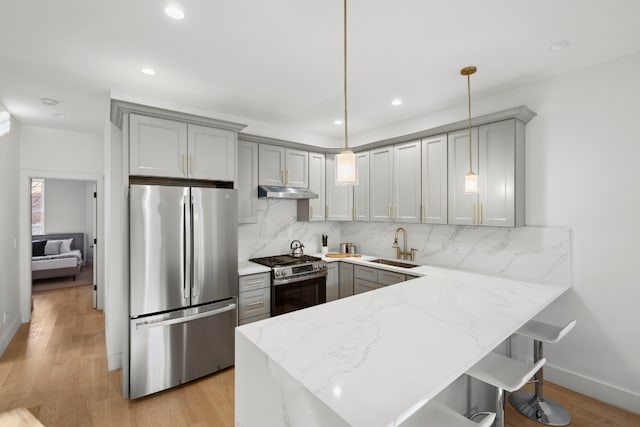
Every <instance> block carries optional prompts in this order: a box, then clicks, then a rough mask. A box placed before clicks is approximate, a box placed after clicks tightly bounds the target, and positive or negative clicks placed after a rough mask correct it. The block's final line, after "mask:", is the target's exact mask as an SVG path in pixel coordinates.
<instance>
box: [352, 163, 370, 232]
mask: <svg viewBox="0 0 640 427" xmlns="http://www.w3.org/2000/svg"><path fill="white" fill-rule="evenodd" d="M356 172H357V173H358V185H356V186H354V187H353V219H354V221H369V152H368V151H363V152H360V153H356Z"/></svg>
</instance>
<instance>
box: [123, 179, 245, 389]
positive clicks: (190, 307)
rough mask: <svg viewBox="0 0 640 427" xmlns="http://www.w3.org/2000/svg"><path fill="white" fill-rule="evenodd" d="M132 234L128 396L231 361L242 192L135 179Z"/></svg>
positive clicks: (131, 203) (187, 378)
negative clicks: (141, 183) (238, 213)
mask: <svg viewBox="0 0 640 427" xmlns="http://www.w3.org/2000/svg"><path fill="white" fill-rule="evenodd" d="M129 234H130V236H129V237H130V238H129V250H130V263H129V271H130V295H129V320H130V335H129V337H130V338H129V339H130V343H129V344H130V350H129V362H130V365H129V392H130V397H131V398H132V399H135V398H138V397H141V396H144V395H147V394H151V393H155V392H157V391H160V390H164V389H166V388H169V387H173V386H175V385H178V384H182V383H184V382H187V381H191V380H193V379H196V378H199V377H202V376H204V375H207V374H210V373H213V372H216V371H218V370H220V369H224V368H226V367H228V366H231V365H233V363H234V328H235V326H236V325H237V322H238V320H237V319H238V315H237V297H238V260H237V257H238V255H237V253H238V250H237V245H238V237H237V236H238V227H237V195H236V191H235V190H232V189H223V188H201V187H177V186H160V185H131V186H130V188H129Z"/></svg>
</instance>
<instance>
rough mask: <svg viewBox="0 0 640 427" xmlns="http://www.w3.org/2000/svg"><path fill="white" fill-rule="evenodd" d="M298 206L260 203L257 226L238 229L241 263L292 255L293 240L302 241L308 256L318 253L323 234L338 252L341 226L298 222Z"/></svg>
mask: <svg viewBox="0 0 640 427" xmlns="http://www.w3.org/2000/svg"><path fill="white" fill-rule="evenodd" d="M297 206H298V202H297V201H295V200H284V199H258V222H257V223H256V224H240V225H238V260H239V261H246V260H248V259H250V258H255V257H263V256H271V255H281V254H286V253H289V252H290V251H291V249H290V244H291V241H292V240H300V241H301V242H302V243H303V244H304V252H305V253H306V254H310V253H319V252H320V248H321V246H322V234H323V233H324V234H327V235H328V236H329V248H330V249H331V250H337V248H338V247H339V246H338V245H339V243H340V224H339V223H337V222H298V213H297Z"/></svg>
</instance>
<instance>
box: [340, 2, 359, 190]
mask: <svg viewBox="0 0 640 427" xmlns="http://www.w3.org/2000/svg"><path fill="white" fill-rule="evenodd" d="M343 41H344V51H343V52H344V149H343V150H342V152H341V153H340V154H338V155H337V156H336V185H357V184H358V174H357V172H356V155H355V154H353V151H351V150H350V149H349V116H348V114H347V0H344V39H343Z"/></svg>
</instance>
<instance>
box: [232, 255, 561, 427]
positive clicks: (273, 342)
mask: <svg viewBox="0 0 640 427" xmlns="http://www.w3.org/2000/svg"><path fill="white" fill-rule="evenodd" d="M340 260H342V261H344V259H340ZM346 260H348V261H347V262H351V263H356V264H358V263H363V265H370V264H371V263H368V264H367V263H366V259H361V260H359V261H358V260H357V259H352V258H347V259H346ZM375 266H376V267H377V268H380V267H378V265H375ZM419 269H420V270H419V272H420V273H421V274H424V275H425V277H421V278H417V279H414V280H411V281H407V282H404V283H400V284H397V285H392V286H387V287H384V288H381V289H378V290H375V291H372V292H367V293H364V294H359V295H355V296H353V297H350V298H345V299H341V300H338V301H333V302H330V303H327V304H322V305H319V306H315V307H311V308H309V309H306V310H300V311H297V312H293V313H289V314H286V315H283V316H279V317H274V318H270V319H267V320H264V321H261V322H257V323H253V324H249V325H245V326H242V327H239V328H238V332H239V333H241V334H242V335H243V336H245V337H246V338H247V339H248V340H249V341H250V342H252V343H253V344H254V345H255V346H256V347H257V348H259V349H260V350H261V351H262V352H264V354H265V355H267V357H268V358H269V359H271V360H272V361H273V362H275V363H276V364H277V365H278V366H280V367H281V368H282V369H284V371H285V372H287V373H288V374H289V375H290V376H291V377H292V378H293V379H294V380H295V381H297V382H299V383H300V384H302V385H303V386H304V388H305V389H307V390H308V391H309V392H310V393H312V394H313V395H315V396H316V397H317V398H318V399H319V400H320V401H322V402H323V403H324V404H325V405H327V407H329V408H330V409H331V411H333V412H334V413H335V414H337V415H338V416H339V417H340V418H341V419H343V420H345V421H346V422H347V423H348V424H349V425H353V426H395V425H398V424H400V423H401V422H402V421H403V420H405V419H407V418H408V417H410V415H411V414H412V413H413V412H415V411H416V410H417V409H419V408H420V407H421V406H422V405H423V404H424V403H426V402H427V401H429V400H430V399H432V398H433V397H434V396H436V395H437V394H438V393H439V392H440V391H442V390H444V389H445V388H446V387H447V386H448V385H449V384H451V383H452V382H453V381H455V379H456V378H458V377H459V376H460V375H462V374H463V373H464V372H465V371H466V370H467V369H469V368H470V367H471V366H473V364H475V363H476V362H477V361H478V360H480V359H481V358H482V357H484V356H485V355H486V354H488V353H489V352H490V351H492V350H493V349H494V348H496V347H497V346H498V345H499V344H500V343H501V342H503V341H504V340H505V339H506V338H508V337H509V336H510V335H511V334H512V333H514V332H515V331H516V330H517V329H519V328H520V327H521V326H522V325H524V324H525V323H526V322H527V321H528V320H530V319H531V318H532V317H534V316H535V315H536V314H538V313H539V312H540V311H541V310H542V309H543V308H545V307H546V306H547V305H548V304H550V303H551V302H552V301H554V300H555V299H556V298H557V297H558V296H560V295H561V294H562V293H563V292H564V291H565V290H566V289H568V286H564V287H560V286H549V285H541V284H535V283H528V282H521V281H515V280H509V279H503V278H499V277H492V276H486V275H480V274H474V273H467V272H461V271H456V270H449V269H444V268H437V267H429V266H422V267H419ZM416 270H418V268H416V269H415V270H414V271H415V272H416V273H418V271H416ZM394 271H402V272H406V269H402V270H394ZM414 274H415V273H414Z"/></svg>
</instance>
